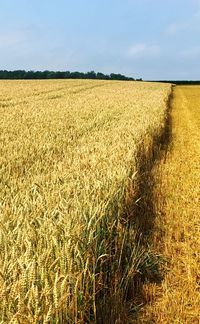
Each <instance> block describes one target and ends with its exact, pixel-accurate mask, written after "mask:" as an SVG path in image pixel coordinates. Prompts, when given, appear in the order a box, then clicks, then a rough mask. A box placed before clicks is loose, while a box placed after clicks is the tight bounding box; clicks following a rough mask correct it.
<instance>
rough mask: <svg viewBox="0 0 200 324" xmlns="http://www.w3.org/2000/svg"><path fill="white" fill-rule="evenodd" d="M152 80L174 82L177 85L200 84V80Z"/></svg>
mask: <svg viewBox="0 0 200 324" xmlns="http://www.w3.org/2000/svg"><path fill="white" fill-rule="evenodd" d="M151 82H162V83H173V84H176V85H200V81H198V80H196V81H194V80H160V81H151Z"/></svg>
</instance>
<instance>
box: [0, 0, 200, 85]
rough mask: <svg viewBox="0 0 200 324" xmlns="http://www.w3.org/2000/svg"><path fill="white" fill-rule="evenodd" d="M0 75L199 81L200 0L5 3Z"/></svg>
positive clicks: (0, 18)
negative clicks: (90, 74)
mask: <svg viewBox="0 0 200 324" xmlns="http://www.w3.org/2000/svg"><path fill="white" fill-rule="evenodd" d="M0 69H9V70H14V69H26V70H45V69H49V70H70V71H75V70H76V71H83V72H85V71H90V70H95V71H101V72H104V73H111V72H116V73H117V72H119V73H123V74H126V75H129V76H133V77H142V78H143V79H146V80H149V79H152V80H156V79H194V80H195V79H200V0H168V1H164V0H74V1H68V0H65V1H64V0H4V1H3V0H0Z"/></svg>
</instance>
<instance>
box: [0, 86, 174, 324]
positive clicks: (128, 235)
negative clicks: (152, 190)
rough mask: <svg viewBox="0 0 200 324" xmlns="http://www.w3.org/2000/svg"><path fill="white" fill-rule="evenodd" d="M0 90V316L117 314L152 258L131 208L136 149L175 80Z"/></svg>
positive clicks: (154, 132)
mask: <svg viewBox="0 0 200 324" xmlns="http://www.w3.org/2000/svg"><path fill="white" fill-rule="evenodd" d="M0 89H1V91H0V117H1V124H0V179H1V181H0V286H1V290H0V321H1V323H35V324H36V323H95V322H99V323H100V322H102V323H109V320H108V318H112V320H111V322H110V323H114V322H115V321H117V320H118V321H119V322H120V318H119V316H121V315H119V314H120V311H119V308H120V307H122V308H123V302H124V299H125V295H126V293H127V291H128V286H129V284H130V281H131V280H132V279H134V277H135V276H136V275H137V274H138V273H140V272H141V269H142V268H143V266H144V263H145V262H146V261H145V260H146V259H145V258H146V255H145V253H146V252H145V251H144V248H143V247H142V246H140V244H139V240H138V241H137V239H136V237H137V235H136V234H137V233H136V231H137V230H136V227H135V226H133V225H132V226H130V221H129V216H130V211H128V208H126V206H127V204H128V203H129V201H128V200H130V199H131V200H132V204H134V203H135V201H134V199H136V198H137V177H138V172H139V170H138V163H139V162H138V159H139V153H138V152H140V150H141V147H142V148H143V149H145V150H146V152H147V153H148V152H149V151H150V150H152V145H153V144H152V138H153V137H156V136H158V137H159V134H160V133H161V132H162V130H163V128H164V125H165V120H166V111H167V101H168V97H169V94H170V91H171V86H170V85H168V84H165V85H163V84H156V83H140V82H118V81H81V80H64V81H62V80H60V81H59V80H54V81H0ZM131 217H132V219H133V220H132V222H133V224H134V215H131ZM113 301H115V305H116V307H111V306H112V302H113ZM102 305H103V306H102ZM102 307H104V308H102ZM102 310H103V311H102ZM121 313H123V310H122V312H121Z"/></svg>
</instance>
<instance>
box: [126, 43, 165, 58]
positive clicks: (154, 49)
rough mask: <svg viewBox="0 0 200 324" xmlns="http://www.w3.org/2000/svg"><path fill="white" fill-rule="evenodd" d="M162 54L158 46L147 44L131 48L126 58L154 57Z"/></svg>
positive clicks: (139, 44) (135, 45) (138, 44)
mask: <svg viewBox="0 0 200 324" xmlns="http://www.w3.org/2000/svg"><path fill="white" fill-rule="evenodd" d="M159 54H160V47H159V46H158V45H150V44H146V43H137V44H134V45H132V46H131V47H129V49H128V50H127V53H126V56H127V57H129V58H132V59H138V58H141V57H153V56H158V55H159Z"/></svg>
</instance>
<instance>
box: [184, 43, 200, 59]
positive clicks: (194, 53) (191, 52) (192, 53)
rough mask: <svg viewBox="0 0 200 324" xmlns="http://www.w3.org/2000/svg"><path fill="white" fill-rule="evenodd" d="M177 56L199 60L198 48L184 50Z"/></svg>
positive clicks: (199, 48)
mask: <svg viewBox="0 0 200 324" xmlns="http://www.w3.org/2000/svg"><path fill="white" fill-rule="evenodd" d="M179 55H180V57H182V58H184V59H194V58H200V46H195V47H192V48H189V49H185V50H183V51H182V52H180V53H179Z"/></svg>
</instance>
